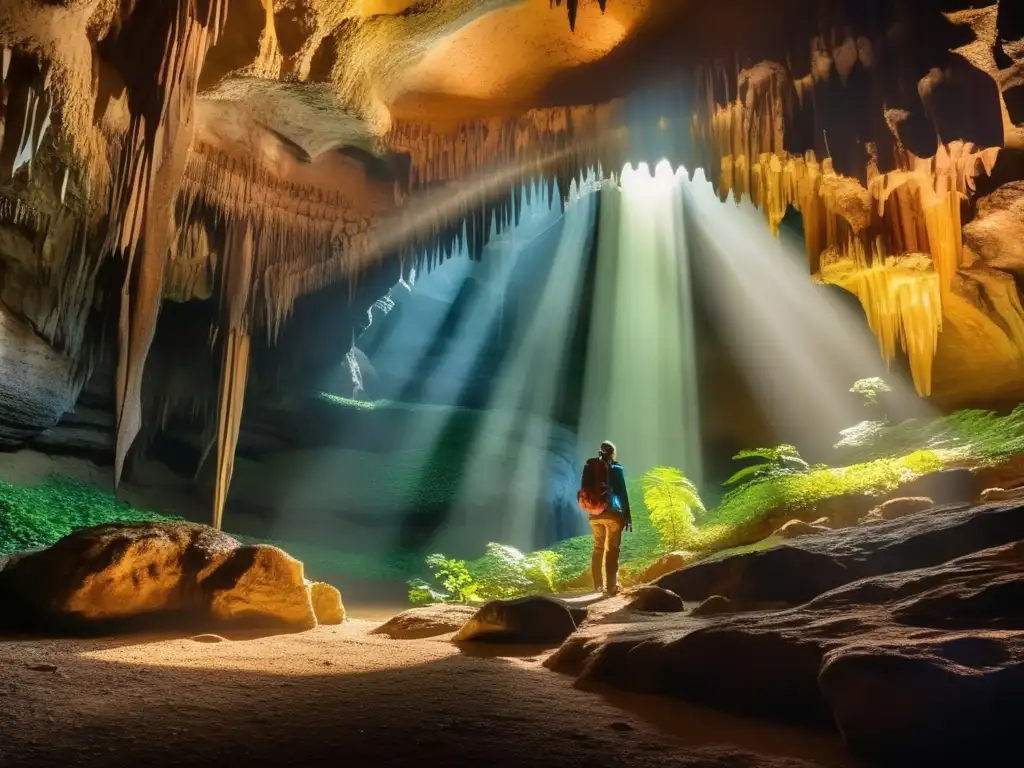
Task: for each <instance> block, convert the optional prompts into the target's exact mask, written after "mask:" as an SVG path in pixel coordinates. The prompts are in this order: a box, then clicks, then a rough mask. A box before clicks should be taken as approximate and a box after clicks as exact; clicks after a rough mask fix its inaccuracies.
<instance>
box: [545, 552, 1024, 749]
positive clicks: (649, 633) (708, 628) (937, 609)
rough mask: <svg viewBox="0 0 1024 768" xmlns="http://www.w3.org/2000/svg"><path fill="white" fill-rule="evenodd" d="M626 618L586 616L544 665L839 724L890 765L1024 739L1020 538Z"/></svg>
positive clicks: (782, 716) (812, 722)
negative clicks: (917, 563) (763, 596)
mask: <svg viewBox="0 0 1024 768" xmlns="http://www.w3.org/2000/svg"><path fill="white" fill-rule="evenodd" d="M621 621H622V617H621V616H612V617H609V618H608V620H607V623H602V622H601V620H598V621H595V622H593V623H590V622H588V626H586V627H584V628H582V629H581V630H579V631H578V632H577V633H575V634H574V635H573V636H572V637H570V638H569V640H568V641H567V642H566V643H565V644H563V646H562V647H561V648H560V649H559V650H558V651H557V652H556V653H555V654H554V655H553V656H551V657H550V658H549V659H548V660H547V661H546V662H545V664H546V666H548V667H549V668H552V669H555V670H557V671H561V672H567V673H570V674H575V675H579V676H580V677H581V678H582V679H584V680H587V681H593V682H598V683H604V684H612V685H615V686H618V687H622V688H627V689H631V690H636V691H642V692H646V693H661V694H673V695H677V696H680V697H683V698H686V699H689V700H691V701H694V702H698V703H701V704H705V705H710V706H714V707H716V708H720V709H724V710H730V711H733V712H739V713H742V714H746V715H756V716H762V717H766V718H771V719H777V720H784V721H789V722H792V723H795V724H800V725H807V726H820V727H832V726H833V725H837V726H838V728H839V730H840V731H841V732H842V734H843V736H844V738H845V740H846V743H847V745H848V746H849V747H850V748H851V750H853V751H854V752H856V753H858V754H861V755H864V756H866V757H869V758H871V759H873V760H875V761H878V762H882V763H890V764H893V765H936V764H942V765H946V764H951V763H949V762H948V761H949V760H950V758H955V760H954V762H953V763H952V764H963V765H967V764H971V765H996V764H1001V758H1002V756H1003V755H1006V754H1013V753H1014V750H1016V749H1017V745H1018V741H1019V736H1018V730H1019V722H1018V721H1019V716H1018V715H1017V713H1018V712H1019V703H1018V702H1019V699H1020V694H1021V691H1022V690H1024V667H1022V665H1021V660H1022V659H1024V541H1017V542H1014V543H1012V544H1006V545H1003V546H1000V547H994V548H991V549H987V550H984V551H981V552H977V553H973V554H970V555H967V556H964V557H962V558H958V559H955V560H951V561H949V562H945V563H940V564H938V565H934V566H930V567H926V568H921V569H917V570H913V571H906V572H902V573H891V574H886V575H881V576H877V577H873V578H868V579H863V580H861V581H857V582H854V583H851V584H847V585H845V586H842V587H839V588H838V589H835V590H832V591H830V592H828V593H826V594H823V595H821V596H820V597H818V598H817V599H815V600H812V601H811V602H809V603H807V604H806V605H803V606H800V607H797V608H791V609H787V610H780V611H761V612H754V613H738V614H731V615H718V616H701V617H694V616H693V615H680V614H676V615H665V616H660V617H656V618H652V619H648V620H646V621H644V622H643V623H633V624H622V623H621ZM613 622H618V623H613ZM956 760H959V761H960V762H956Z"/></svg>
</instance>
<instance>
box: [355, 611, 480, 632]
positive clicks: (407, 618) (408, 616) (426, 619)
mask: <svg viewBox="0 0 1024 768" xmlns="http://www.w3.org/2000/svg"><path fill="white" fill-rule="evenodd" d="M477 610H479V609H478V608H477V607H476V606H472V605H450V604H446V603H438V604H436V605H423V606H420V607H418V608H410V609H409V610H407V611H402V612H401V613H399V614H398V615H397V616H392V617H391V618H390V619H388V620H387V621H385V622H384V623H383V624H381V625H380V626H379V627H377V628H376V629H374V630H373V631H371V632H370V634H372V635H386V636H387V637H390V638H391V639H392V640H421V639H423V638H427V637H437V636H438V635H446V634H448V633H450V632H457V631H458V630H459V629H461V628H462V626H463V625H464V624H465V623H466V622H467V621H469V620H470V619H471V618H472V617H473V615H474V614H475V613H476V612H477Z"/></svg>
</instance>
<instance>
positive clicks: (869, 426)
mask: <svg viewBox="0 0 1024 768" xmlns="http://www.w3.org/2000/svg"><path fill="white" fill-rule="evenodd" d="M840 435H841V439H840V441H839V442H838V443H836V446H835V447H836V448H837V449H838V450H840V451H842V452H843V455H844V456H845V457H846V458H847V460H849V461H853V462H861V461H869V460H871V459H875V458H879V457H882V456H893V455H900V454H906V453H910V452H913V451H917V450H931V451H935V452H936V453H938V454H939V455H940V456H941V457H942V458H943V460H944V462H946V463H947V464H952V463H959V464H963V465H967V466H970V465H985V464H993V463H996V462H1000V461H1004V460H1006V459H1007V458H1009V457H1010V456H1014V455H1016V454H1019V453H1024V405H1018V406H1017V407H1016V408H1014V409H1013V411H1011V412H1010V413H1008V414H1005V415H1002V416H1001V415H999V414H998V413H996V412H995V411H987V410H981V409H968V410H962V411H955V412H954V413H951V414H948V415H946V416H940V417H939V418H935V419H908V420H906V421H904V422H901V423H900V424H889V423H887V422H884V421H862V422H861V423H860V424H857V425H855V426H853V427H850V428H849V429H845V430H843V431H842V432H841V433H840Z"/></svg>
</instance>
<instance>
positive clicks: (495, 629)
mask: <svg viewBox="0 0 1024 768" xmlns="http://www.w3.org/2000/svg"><path fill="white" fill-rule="evenodd" d="M586 617H587V610H586V609H585V608H576V607H573V606H569V605H567V604H566V603H564V602H562V601H561V600H555V599H553V598H550V597H543V596H539V595H538V596H533V597H520V598H517V599H515V600H493V601H491V602H489V603H487V604H486V605H484V606H483V607H481V608H480V609H479V610H478V611H477V612H476V613H475V614H473V616H471V617H470V618H469V620H468V621H467V622H466V623H465V624H464V625H463V626H462V628H461V629H460V630H459V631H458V633H457V634H456V635H455V637H454V638H452V639H453V641H454V642H457V643H458V642H466V641H485V642H495V643H509V644H514V643H522V644H527V645H558V644H559V643H561V642H562V641H564V640H565V639H566V638H567V637H569V635H571V634H572V633H573V632H575V631H576V629H577V627H579V625H580V624H581V623H582V622H583V620H584V619H585V618H586Z"/></svg>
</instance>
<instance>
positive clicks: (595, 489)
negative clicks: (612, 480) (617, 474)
mask: <svg viewBox="0 0 1024 768" xmlns="http://www.w3.org/2000/svg"><path fill="white" fill-rule="evenodd" d="M576 501H577V502H578V503H579V505H580V509H582V510H583V511H584V512H586V513H587V514H588V515H591V516H593V515H600V514H601V513H602V512H604V511H605V510H606V509H608V505H609V504H611V501H612V491H611V486H610V485H609V484H608V464H607V462H605V461H604V459H600V458H594V459H588V460H587V463H586V464H585V465H584V466H583V483H582V487H581V488H580V489H579V491H578V492H577V493H576Z"/></svg>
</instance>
